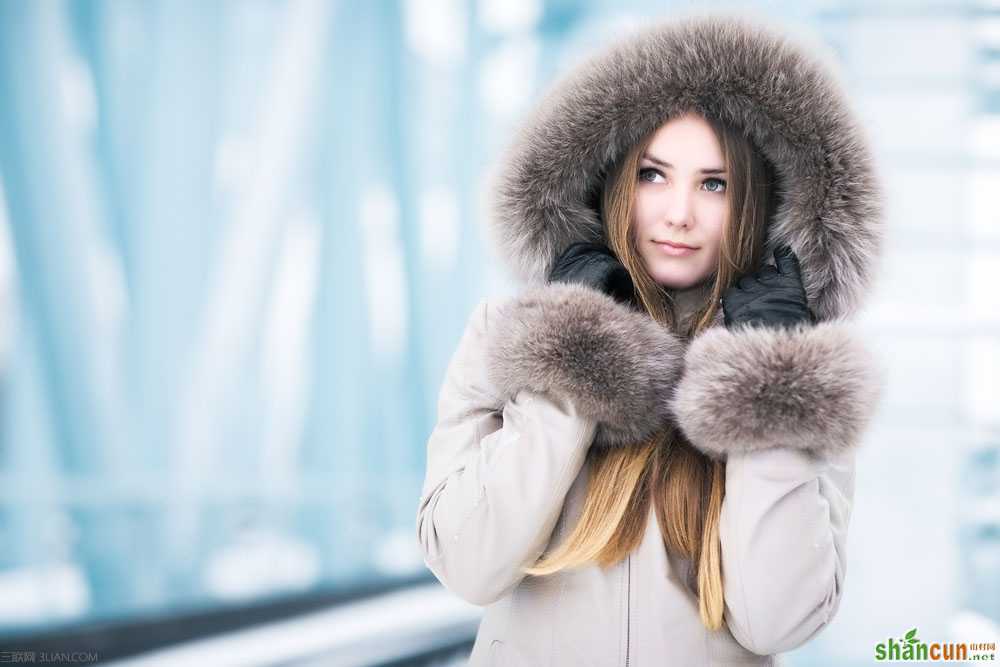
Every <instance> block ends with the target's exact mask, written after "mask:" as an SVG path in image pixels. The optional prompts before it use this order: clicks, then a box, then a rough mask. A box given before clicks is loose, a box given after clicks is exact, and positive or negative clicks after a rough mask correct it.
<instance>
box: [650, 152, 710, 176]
mask: <svg viewBox="0 0 1000 667" xmlns="http://www.w3.org/2000/svg"><path fill="white" fill-rule="evenodd" d="M642 157H644V158H645V159H647V160H649V161H650V162H655V163H656V164H658V165H660V166H661V167H665V168H667V169H673V168H674V165H672V164H670V163H669V162H667V161H666V160H661V159H660V158H658V157H655V156H653V155H650V154H649V153H643V154H642ZM698 171H699V172H700V173H702V174H724V173H725V172H726V170H725V169H724V168H723V167H707V168H705V169H699V170H698Z"/></svg>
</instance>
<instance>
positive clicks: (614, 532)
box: [524, 116, 773, 630]
mask: <svg viewBox="0 0 1000 667" xmlns="http://www.w3.org/2000/svg"><path fill="white" fill-rule="evenodd" d="M703 117H704V118H705V120H706V121H707V122H708V123H709V125H710V126H711V127H712V130H713V132H714V133H715V135H716V137H717V139H718V140H719V143H720V146H721V147H722V152H723V155H724V157H725V163H726V170H727V172H728V178H727V182H726V192H727V200H728V206H729V221H730V222H729V224H728V225H727V226H726V229H725V230H724V232H723V237H722V242H721V247H720V251H719V254H720V256H719V261H718V268H717V269H716V270H715V271H714V272H713V274H712V276H710V277H709V278H708V280H707V283H711V290H710V292H708V294H710V297H708V298H706V301H705V304H704V305H703V306H701V307H699V309H698V310H697V311H696V312H695V313H694V315H693V316H692V317H691V318H689V319H688V320H687V324H686V326H685V327H684V330H678V326H679V325H678V323H677V318H676V314H675V312H674V309H673V302H672V300H671V296H670V293H669V292H668V290H667V289H665V288H663V287H662V286H660V285H658V284H657V283H656V281H655V280H653V278H652V277H651V276H650V275H649V273H648V272H647V271H646V268H645V265H644V264H643V262H642V259H641V257H640V255H639V253H638V249H637V248H636V246H635V239H634V235H633V234H632V233H631V226H632V205H633V201H634V194H635V187H636V181H637V178H638V171H639V160H640V157H641V156H642V154H643V153H644V152H645V150H646V148H647V147H648V146H649V144H650V142H651V141H652V138H653V134H654V133H655V131H654V132H650V133H649V134H648V135H646V136H645V137H643V138H642V140H640V141H639V142H638V143H637V144H636V145H635V146H633V147H632V149H631V150H629V151H628V153H627V154H626V155H625V156H624V157H623V158H622V159H621V160H620V161H619V163H618V164H617V166H615V167H614V168H613V169H612V170H611V173H610V174H609V176H608V178H607V180H606V181H605V187H604V190H603V193H602V198H601V208H602V219H603V220H604V232H605V236H606V239H607V244H608V247H609V248H611V250H612V251H613V252H614V253H615V255H616V256H617V257H618V259H619V260H620V261H621V262H622V264H624V265H625V267H626V268H627V269H628V272H629V274H630V275H631V276H632V280H633V283H634V284H635V291H636V296H637V302H638V304H637V305H640V306H641V307H642V308H643V309H644V310H645V311H646V312H647V313H649V315H650V316H651V317H653V318H654V319H656V320H657V321H658V322H661V323H662V324H664V325H665V326H668V327H670V328H671V330H673V331H675V332H676V333H678V334H679V335H681V336H682V337H684V338H685V339H688V340H690V339H691V338H693V337H694V336H695V335H697V334H698V333H699V332H701V331H703V330H704V329H706V328H707V327H709V326H710V325H711V323H712V321H713V319H714V317H715V314H716V309H717V308H718V307H719V299H720V298H721V296H722V294H723V293H724V292H725V290H726V289H727V288H728V287H729V286H730V285H731V284H732V283H733V282H734V281H735V279H736V278H738V277H739V276H740V275H742V274H743V273H745V272H747V271H749V270H750V268H751V267H754V266H757V263H758V261H759V260H760V256H761V255H762V253H763V239H764V233H765V230H766V223H767V219H768V216H769V215H770V213H771V210H772V208H773V206H772V205H773V198H772V196H771V186H772V182H773V171H772V170H771V168H770V165H769V164H768V163H767V162H766V161H765V160H764V159H763V157H762V156H761V155H760V154H759V153H758V152H757V151H756V150H755V149H754V147H753V146H752V144H751V143H750V141H749V140H748V139H747V138H746V137H745V136H744V135H743V134H742V133H740V132H738V131H737V130H736V129H735V128H733V127H731V126H729V125H726V124H724V123H722V122H720V121H718V120H717V119H714V118H710V117H707V116H703ZM585 465H587V466H589V477H588V484H587V496H586V501H585V503H584V506H583V510H582V514H581V516H580V519H579V520H578V521H577V523H576V525H575V527H574V528H573V531H572V533H571V534H570V535H569V536H567V538H566V539H565V540H563V541H562V543H561V544H559V546H558V547H557V548H556V549H555V550H554V551H552V552H550V553H547V554H544V555H543V556H542V558H541V559H539V561H538V562H537V563H535V565H534V566H532V567H529V568H525V569H524V572H525V573H526V574H530V575H535V576H540V575H546V574H551V573H554V572H557V571H559V570H562V569H564V568H574V567H578V566H581V565H586V564H589V563H591V562H596V563H598V564H599V565H601V566H602V567H608V566H610V565H612V564H614V563H617V562H619V561H621V560H622V559H623V558H625V556H627V555H628V554H629V553H630V552H631V551H632V550H633V549H634V548H635V547H637V546H638V545H639V543H640V542H641V540H642V537H643V533H644V532H645V526H646V519H647V517H648V512H649V503H650V501H652V502H653V506H654V508H655V510H656V518H657V521H658V523H659V526H660V532H661V534H662V536H663V542H664V548H665V549H667V550H668V551H669V552H671V553H674V554H677V555H679V556H681V557H682V558H685V559H688V560H689V561H691V563H692V564H694V563H697V568H696V569H694V568H692V569H691V576H690V577H689V579H688V582H687V585H688V586H689V587H690V588H691V590H692V592H695V593H696V594H697V595H698V599H699V615H700V616H701V620H702V623H703V624H704V625H705V626H706V627H707V628H709V629H711V630H717V629H719V628H720V627H721V625H722V617H723V610H724V608H725V605H724V600H723V588H722V564H721V545H720V542H719V516H720V513H721V510H722V499H723V497H724V494H725V462H724V461H719V460H713V459H710V458H709V457H707V456H705V455H704V454H702V453H701V452H700V451H698V450H697V449H695V448H694V447H692V446H691V444H690V443H689V442H688V441H687V440H686V439H685V437H684V434H683V432H682V431H681V430H680V429H679V428H677V427H676V425H673V424H670V425H668V426H666V427H665V428H664V429H663V430H662V431H661V432H660V433H657V434H655V435H654V436H653V437H651V438H649V439H648V440H646V441H645V442H640V443H636V444H635V445H634V446H631V447H614V448H609V447H591V448H590V449H589V450H588V453H587V459H586V463H585Z"/></svg>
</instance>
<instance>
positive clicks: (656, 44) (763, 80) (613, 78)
mask: <svg viewBox="0 0 1000 667" xmlns="http://www.w3.org/2000/svg"><path fill="white" fill-rule="evenodd" d="M827 70H828V68H826V67H825V66H824V65H823V63H822V61H821V60H820V59H819V58H818V57H817V56H814V55H813V54H812V53H811V52H810V51H809V50H807V49H804V48H799V47H797V45H796V44H795V43H794V42H792V41H791V39H790V38H789V37H788V36H786V35H784V34H782V33H780V32H779V31H777V30H775V29H773V28H772V27H770V26H767V25H766V24H764V23H756V22H753V21H750V20H748V19H747V18H745V17H742V16H724V15H723V16H720V15H715V14H712V13H706V14H704V15H700V16H699V15H695V16H688V17H685V18H684V19H683V20H678V19H668V20H661V22H660V23H659V24H655V25H653V26H651V27H647V28H645V29H642V30H640V31H637V32H635V33H633V34H630V35H628V36H627V37H625V38H624V39H622V40H620V41H619V42H617V43H616V44H612V45H611V46H610V47H608V48H607V49H606V50H605V51H603V52H600V53H599V54H597V55H596V56H593V57H591V58H590V59H588V60H586V61H584V62H583V63H581V64H580V65H579V66H578V67H577V68H576V69H574V70H572V71H571V72H569V74H568V75H567V76H566V77H565V78H564V79H563V80H561V81H559V82H557V84H556V85H555V86H554V87H553V88H552V90H551V91H550V92H549V93H548V94H547V95H546V96H545V97H544V98H543V99H542V101H541V103H540V105H539V107H538V108H537V109H536V110H535V111H534V113H533V114H531V115H530V116H529V117H528V118H527V119H526V122H525V124H524V126H523V127H522V128H521V129H520V131H519V132H518V134H517V137H516V139H515V141H514V142H513V144H512V145H511V146H510V147H509V148H508V149H507V151H506V152H505V153H504V154H503V156H502V157H501V159H500V164H499V165H498V167H499V169H498V172H497V174H496V175H495V179H496V181H495V183H494V187H493V188H492V189H491V195H490V196H491V201H490V224H489V227H488V229H489V233H490V235H491V237H492V240H493V241H494V243H495V244H496V245H497V246H498V248H499V251H500V255H501V257H502V258H503V259H504V260H505V261H506V263H507V264H508V266H509V268H510V269H511V271H512V273H513V275H514V277H516V278H517V279H519V280H521V281H522V282H526V283H528V284H540V283H542V282H544V281H545V277H546V276H547V275H548V272H549V269H550V267H551V266H552V263H553V261H554V259H555V258H556V257H557V256H558V255H559V254H560V253H561V252H562V250H563V249H565V248H566V247H567V246H568V245H569V244H570V243H573V242H574V241H600V240H602V237H603V231H602V227H601V221H600V217H599V214H598V211H597V209H596V194H597V192H598V191H599V189H600V186H601V184H602V183H603V182H604V179H605V177H606V176H607V174H608V172H609V171H610V169H611V167H612V166H613V164H614V163H615V162H616V161H617V160H618V159H619V158H620V157H622V156H623V155H624V154H625V153H626V152H627V151H628V149H629V148H630V147H631V146H632V145H633V144H634V143H635V142H637V141H639V139H640V138H641V137H643V136H644V135H646V134H647V133H649V132H650V131H652V130H655V129H656V128H658V127H659V126H660V125H662V124H663V123H664V122H666V120H668V119H669V118H670V117H672V116H675V115H677V114H678V112H680V111H682V110H685V109H687V108H694V109H696V110H699V111H701V112H702V113H706V114H711V115H714V116H717V117H719V118H721V119H722V120H724V121H726V122H728V123H731V124H734V125H735V126H737V127H740V128H743V129H744V131H745V133H746V134H747V135H748V136H749V137H750V138H751V140H752V141H753V143H754V144H755V145H756V146H757V148H758V150H760V151H761V152H762V153H763V154H764V156H765V157H766V158H767V159H768V160H769V161H770V162H771V163H772V164H773V165H774V167H775V169H776V175H777V178H778V181H779V182H778V191H779V198H780V203H779V205H778V208H777V210H776V212H775V215H774V219H773V221H772V223H771V225H770V228H769V230H768V234H767V239H766V246H767V250H768V254H769V253H770V250H772V249H773V248H774V247H776V246H777V245H778V244H779V243H781V242H785V243H787V244H788V245H789V246H790V247H791V248H792V250H794V251H795V254H796V255H797V256H798V257H799V261H800V264H801V266H802V277H803V281H804V283H805V288H806V295H807V296H808V298H809V303H810V306H811V307H812V308H813V311H814V312H815V313H816V315H817V317H819V318H820V319H822V320H825V319H830V318H833V317H837V316H841V315H849V314H852V313H853V312H855V311H856V310H857V309H858V308H859V307H860V306H861V302H862V297H863V296H864V293H865V292H867V291H868V290H869V288H870V287H871V286H872V283H873V279H874V274H875V271H876V268H877V267H876V258H877V256H878V255H879V253H880V250H881V246H882V225H881V224H879V221H880V217H881V213H882V204H881V187H880V185H879V182H878V180H877V178H876V174H875V170H874V167H873V165H872V158H871V154H870V151H869V148H868V142H867V140H866V138H865V136H864V135H863V132H862V129H861V128H860V127H859V125H858V122H857V119H856V118H855V115H854V113H853V112H852V110H851V108H850V106H849V105H848V102H847V100H846V98H845V95H844V93H843V92H842V90H841V88H840V86H839V84H838V82H837V81H836V80H835V79H834V78H833V77H832V75H831V74H830V73H829V72H828V71H827Z"/></svg>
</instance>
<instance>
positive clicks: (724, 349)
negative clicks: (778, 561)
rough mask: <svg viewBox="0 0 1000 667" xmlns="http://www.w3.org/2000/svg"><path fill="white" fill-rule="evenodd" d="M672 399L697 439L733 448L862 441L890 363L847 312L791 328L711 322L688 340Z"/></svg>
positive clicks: (707, 449)
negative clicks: (858, 332) (850, 323)
mask: <svg viewBox="0 0 1000 667" xmlns="http://www.w3.org/2000/svg"><path fill="white" fill-rule="evenodd" d="M684 364H685V367H684V374H683V376H682V377H681V380H680V382H679V383H678V385H677V391H676V393H675V395H674V397H673V399H672V400H671V408H672V410H673V412H674V415H675V420H676V421H677V424H678V425H679V426H680V428H681V429H682V431H683V432H684V435H685V436H686V437H687V439H688V440H689V441H690V442H691V444H692V445H694V446H695V447H696V448H698V449H699V450H701V451H702V452H704V453H705V454H707V455H708V456H710V457H712V458H715V459H723V458H725V457H726V456H727V455H728V454H729V453H730V452H741V453H742V452H751V451H755V450H761V449H767V448H770V447H792V448H795V449H801V450H806V451H807V452H810V453H813V454H814V455H817V456H826V455H833V454H835V453H837V452H840V451H842V450H845V449H848V448H851V447H853V446H855V445H856V444H858V441H859V440H860V438H861V435H862V433H863V431H864V429H865V427H866V426H867V424H868V422H869V420H870V418H871V416H872V415H873V413H874V411H875V408H876V405H877V403H878V400H879V398H880V396H881V393H882V389H883V386H884V377H885V374H884V371H883V369H882V368H881V366H879V365H878V363H877V361H876V359H875V357H874V356H873V355H872V354H871V353H870V352H869V351H868V349H867V348H866V347H865V346H864V345H863V344H862V343H861V342H860V341H858V340H856V339H855V338H854V337H853V335H852V334H851V333H850V331H849V330H848V328H847V326H846V324H845V323H843V322H835V321H825V322H820V323H818V324H814V325H813V324H798V325H796V326H795V327H793V328H791V329H779V328H770V327H753V326H749V327H748V326H742V327H739V328H736V329H727V328H725V327H713V328H711V329H708V330H706V331H704V332H703V333H702V334H701V335H699V336H697V337H696V338H695V339H694V340H693V341H692V342H691V344H690V345H689V346H688V349H687V352H686V354H685V361H684Z"/></svg>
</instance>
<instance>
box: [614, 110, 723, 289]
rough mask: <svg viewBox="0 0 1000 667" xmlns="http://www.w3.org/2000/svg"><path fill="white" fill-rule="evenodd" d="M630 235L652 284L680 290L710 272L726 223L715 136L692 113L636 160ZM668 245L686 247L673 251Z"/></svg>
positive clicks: (665, 128)
mask: <svg viewBox="0 0 1000 667" xmlns="http://www.w3.org/2000/svg"><path fill="white" fill-rule="evenodd" d="M636 178H637V179H638V180H637V183H636V188H635V200H634V201H633V206H632V233H633V234H635V235H636V238H635V241H636V247H637V248H638V249H639V255H640V256H641V257H642V260H643V262H644V263H645V265H646V269H647V270H648V271H649V274H650V275H651V276H652V277H653V279H654V280H655V281H656V282H657V283H659V284H660V285H663V286H665V287H670V288H675V289H684V288H687V287H692V286H694V285H697V284H698V283H700V282H702V281H703V280H704V279H705V278H707V277H708V276H709V275H710V274H711V273H712V272H713V271H715V269H716V265H717V262H718V257H719V243H720V242H721V240H722V232H723V230H724V229H725V226H726V223H727V221H728V219H729V205H728V202H727V194H726V181H727V179H726V172H725V160H724V159H723V155H722V147H721V146H720V145H719V141H718V139H716V137H715V133H714V132H713V131H712V128H711V126H710V125H709V124H708V123H707V122H706V121H705V119H704V118H702V117H701V116H699V115H697V114H687V115H684V116H678V117H676V118H672V119H671V120H669V121H667V122H666V123H665V124H664V125H663V126H662V127H660V129H659V130H657V131H656V134H655V135H654V136H653V140H652V142H651V143H650V144H649V148H647V149H646V152H645V154H644V155H642V157H641V158H640V160H639V173H638V174H637V175H636ZM666 241H670V242H673V243H678V244H685V245H688V246H692V247H693V248H694V249H693V250H675V249H673V248H671V247H669V246H668V245H666V244H665V242H666Z"/></svg>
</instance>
